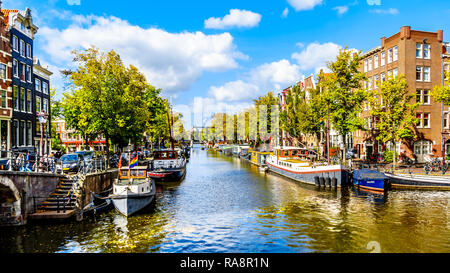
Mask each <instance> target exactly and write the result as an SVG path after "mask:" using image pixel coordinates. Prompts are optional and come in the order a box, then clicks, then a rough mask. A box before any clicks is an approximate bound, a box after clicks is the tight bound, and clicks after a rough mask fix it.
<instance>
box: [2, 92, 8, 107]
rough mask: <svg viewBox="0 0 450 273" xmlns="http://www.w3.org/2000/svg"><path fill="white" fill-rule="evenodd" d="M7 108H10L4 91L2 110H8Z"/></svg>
mask: <svg viewBox="0 0 450 273" xmlns="http://www.w3.org/2000/svg"><path fill="white" fill-rule="evenodd" d="M6 107H8V104H7V97H6V91H5V90H2V108H6Z"/></svg>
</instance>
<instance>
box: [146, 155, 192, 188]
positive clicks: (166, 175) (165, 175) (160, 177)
mask: <svg viewBox="0 0 450 273" xmlns="http://www.w3.org/2000/svg"><path fill="white" fill-rule="evenodd" d="M185 173H186V159H185V158H184V157H182V156H181V155H180V154H179V153H178V152H177V151H176V150H162V151H155V152H154V157H153V161H152V162H151V163H150V171H149V172H148V176H149V177H151V178H153V179H154V180H156V181H178V180H180V179H181V178H182V177H183V176H184V175H185Z"/></svg>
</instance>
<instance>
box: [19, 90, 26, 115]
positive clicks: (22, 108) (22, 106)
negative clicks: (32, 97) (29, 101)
mask: <svg viewBox="0 0 450 273" xmlns="http://www.w3.org/2000/svg"><path fill="white" fill-rule="evenodd" d="M19 101H20V111H25V88H23V87H21V88H20V98H19Z"/></svg>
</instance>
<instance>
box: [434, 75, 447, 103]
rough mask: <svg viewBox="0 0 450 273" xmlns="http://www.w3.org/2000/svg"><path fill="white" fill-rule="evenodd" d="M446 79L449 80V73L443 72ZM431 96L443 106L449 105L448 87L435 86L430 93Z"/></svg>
mask: <svg viewBox="0 0 450 273" xmlns="http://www.w3.org/2000/svg"><path fill="white" fill-rule="evenodd" d="M445 76H446V79H450V71H446V72H445ZM431 96H432V97H433V99H434V100H435V101H436V102H442V103H443V104H445V105H450V85H449V84H446V85H445V84H444V85H439V86H435V87H434V89H433V91H431Z"/></svg>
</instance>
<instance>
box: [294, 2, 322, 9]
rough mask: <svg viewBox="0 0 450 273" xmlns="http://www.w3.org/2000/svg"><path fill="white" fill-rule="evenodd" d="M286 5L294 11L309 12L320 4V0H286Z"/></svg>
mask: <svg viewBox="0 0 450 273" xmlns="http://www.w3.org/2000/svg"><path fill="white" fill-rule="evenodd" d="M287 1H288V3H289V4H290V5H291V6H292V7H293V8H294V9H295V10H296V11H300V10H311V9H313V8H314V7H315V6H317V5H321V4H322V0H287Z"/></svg>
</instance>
